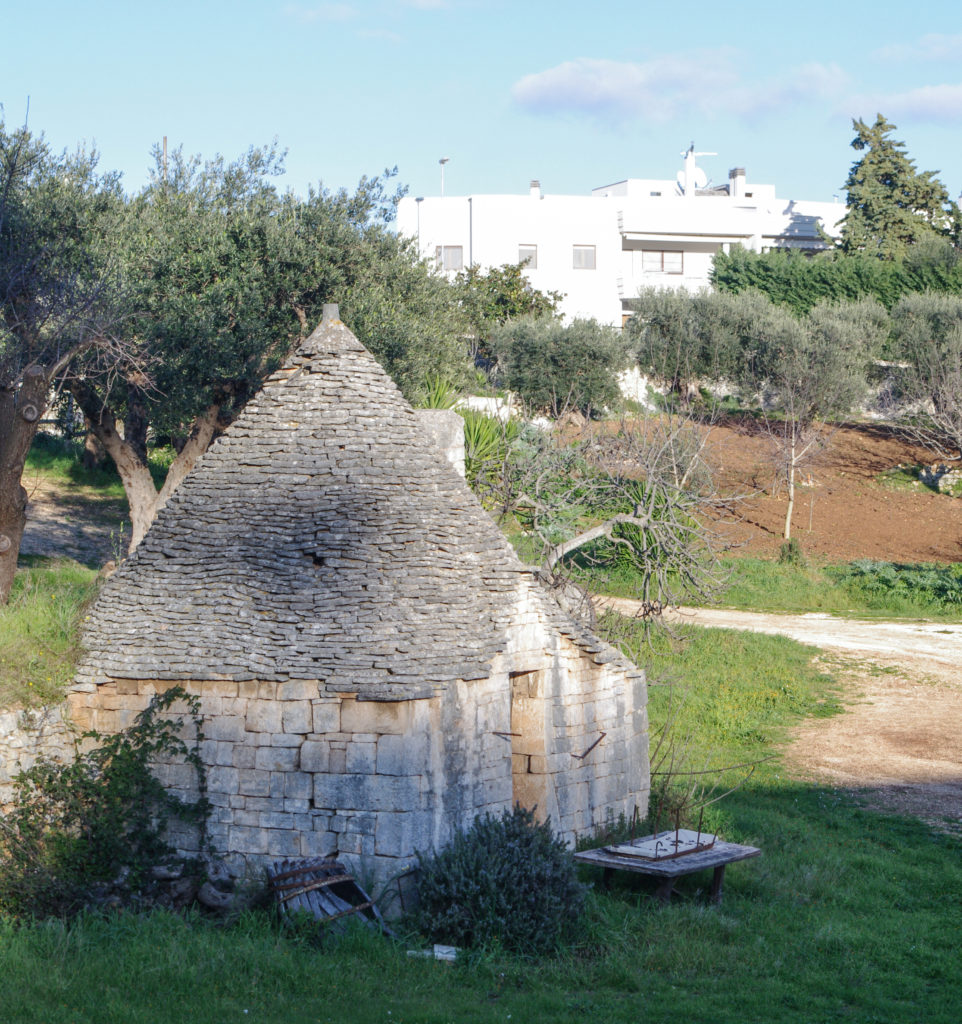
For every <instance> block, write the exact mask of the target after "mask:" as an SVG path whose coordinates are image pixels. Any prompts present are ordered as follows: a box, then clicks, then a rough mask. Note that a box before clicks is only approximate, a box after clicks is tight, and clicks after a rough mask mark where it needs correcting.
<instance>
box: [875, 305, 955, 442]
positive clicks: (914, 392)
mask: <svg viewBox="0 0 962 1024" xmlns="http://www.w3.org/2000/svg"><path fill="white" fill-rule="evenodd" d="M892 334H893V336H894V339H895V345H896V349H897V351H898V353H899V355H900V357H901V359H903V360H904V361H905V364H906V367H905V371H904V373H905V377H904V382H903V391H904V394H903V399H904V400H905V401H906V402H907V404H908V406H909V410H908V412H907V413H906V414H905V415H904V416H903V422H904V423H905V425H906V426H907V428H908V430H909V433H910V434H911V435H912V436H913V437H914V438H915V439H917V440H919V441H920V442H921V443H922V444H923V445H925V446H926V447H927V448H929V449H930V450H931V451H932V452H934V453H935V454H936V455H937V456H938V457H940V458H952V459H962V298H960V297H958V296H955V295H937V294H935V293H934V292H927V293H925V294H921V295H907V296H905V298H903V299H902V300H901V301H900V302H899V303H898V305H897V306H896V307H895V309H894V310H893V311H892Z"/></svg>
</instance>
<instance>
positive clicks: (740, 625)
mask: <svg viewBox="0 0 962 1024" xmlns="http://www.w3.org/2000/svg"><path fill="white" fill-rule="evenodd" d="M606 603H607V604H608V605H609V606H610V607H612V608H614V609H615V610H617V611H621V612H623V613H625V614H633V613H634V611H635V608H636V607H637V606H636V605H635V603H634V602H632V601H624V600H620V599H617V598H609V599H607V601H606ZM676 619H677V621H679V622H686V623H691V624H695V625H699V626H715V627H721V628H726V629H748V630H753V631H755V632H760V633H776V634H780V635H783V636H789V637H791V638H792V639H795V640H799V641H801V642H802V643H808V644H813V645H814V646H817V647H819V648H820V649H821V650H823V651H826V652H828V653H829V654H831V655H833V656H834V659H833V663H832V666H831V667H832V670H833V671H834V672H835V673H836V674H837V675H838V676H839V678H840V681H841V682H842V684H843V687H844V690H845V699H846V702H847V704H848V708H847V710H846V712H845V713H844V714H841V715H836V716H834V717H833V718H828V719H815V720H810V721H808V722H806V723H804V724H803V725H802V726H800V727H799V728H798V729H796V730H795V731H794V734H793V737H792V742H791V744H790V746H789V748H788V751H787V755H786V756H787V762H788V764H789V765H790V766H791V767H792V768H793V769H794V771H795V772H796V773H797V774H798V775H799V776H800V777H802V778H811V779H814V780H816V781H818V782H821V783H827V784H829V785H837V786H842V787H844V788H846V789H850V790H853V791H855V793H856V794H857V796H858V798H859V800H860V801H862V802H863V803H865V804H867V805H869V806H874V807H878V808H881V809H884V810H892V811H897V812H899V813H902V814H911V815H914V816H916V817H918V818H921V819H922V820H923V821H926V822H927V823H929V824H931V825H933V826H934V827H936V828H941V829H947V830H950V831H953V832H957V833H960V834H962V625H955V624H943V623H919V622H865V621H858V620H851V619H836V618H833V617H832V616H830V615H824V614H809V615H770V614H762V613H755V612H740V611H728V610H725V609H719V608H710V609H700V608H699V609H682V610H681V611H680V612H679V613H678V614H677V616H676Z"/></svg>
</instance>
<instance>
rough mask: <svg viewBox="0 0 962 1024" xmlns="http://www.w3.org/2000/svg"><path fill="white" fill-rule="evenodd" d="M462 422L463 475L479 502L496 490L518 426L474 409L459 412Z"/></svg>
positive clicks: (515, 423)
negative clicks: (479, 498) (479, 499)
mask: <svg viewBox="0 0 962 1024" xmlns="http://www.w3.org/2000/svg"><path fill="white" fill-rule="evenodd" d="M458 412H459V414H460V416H461V418H462V419H463V420H464V473H465V477H466V479H467V481H468V485H469V486H470V487H471V488H472V489H473V490H474V491H475V492H477V493H478V495H479V497H481V499H482V501H484V499H485V497H486V496H487V495H488V494H489V492H490V491H491V490H492V489H497V486H498V484H499V480H500V477H501V476H502V474H503V471H504V462H505V459H507V457H508V453H509V450H510V448H511V445H512V444H513V442H514V441H515V439H516V438H517V437H518V434H519V432H520V427H519V426H518V423H517V421H516V420H510V419H509V420H505V421H504V422H502V421H501V420H499V419H496V418H495V417H494V416H488V415H487V414H486V413H483V412H478V411H477V410H476V409H459V410H458Z"/></svg>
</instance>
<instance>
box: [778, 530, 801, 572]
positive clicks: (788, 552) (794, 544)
mask: <svg viewBox="0 0 962 1024" xmlns="http://www.w3.org/2000/svg"><path fill="white" fill-rule="evenodd" d="M778 564H779V565H794V566H797V567H799V568H804V566H805V552H804V551H802V545H801V542H800V541H799V539H798V538H797V537H792V538H791V540H786V541H783V542H782V546H781V547H780V548H779V549H778Z"/></svg>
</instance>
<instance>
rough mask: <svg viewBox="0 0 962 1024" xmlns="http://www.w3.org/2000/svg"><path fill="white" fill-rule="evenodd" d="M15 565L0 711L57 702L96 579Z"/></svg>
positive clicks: (4, 608) (80, 570)
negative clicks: (19, 705)
mask: <svg viewBox="0 0 962 1024" xmlns="http://www.w3.org/2000/svg"><path fill="white" fill-rule="evenodd" d="M20 561H21V567H20V568H19V569H18V570H17V575H16V577H15V578H14V582H13V589H12V591H11V593H10V600H9V602H8V603H7V604H6V605H0V710H2V709H3V708H6V707H10V706H11V705H14V704H26V705H34V704H42V703H45V702H49V701H59V700H60V699H61V698H62V696H63V693H64V691H65V689H66V687H67V684H68V683H69V682H70V680H71V679H72V678H73V673H74V668H75V664H76V659H77V656H78V654H79V642H78V629H79V625H80V619H81V617H82V616H83V610H84V607H85V606H86V603H87V602H88V601H89V600H90V599H91V598H92V597H93V594H94V591H95V589H96V578H97V574H96V573H95V572H94V571H93V570H92V569H88V568H86V567H84V566H82V565H80V564H78V563H77V562H73V561H71V560H70V559H52V558H21V560H20ZM24 563H26V564H24ZM0 1021H2V1017H0Z"/></svg>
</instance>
